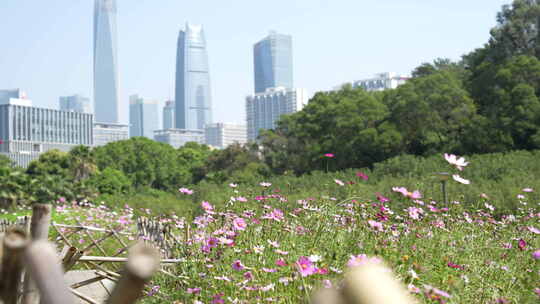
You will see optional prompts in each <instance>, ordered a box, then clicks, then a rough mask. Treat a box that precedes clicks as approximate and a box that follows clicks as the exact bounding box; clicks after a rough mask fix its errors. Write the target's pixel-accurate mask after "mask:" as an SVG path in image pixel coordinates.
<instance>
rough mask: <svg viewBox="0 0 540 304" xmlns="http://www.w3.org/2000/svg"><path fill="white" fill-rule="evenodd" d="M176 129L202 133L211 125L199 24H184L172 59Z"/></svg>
mask: <svg viewBox="0 0 540 304" xmlns="http://www.w3.org/2000/svg"><path fill="white" fill-rule="evenodd" d="M175 95H176V96H175V99H176V100H175V103H176V113H175V114H176V122H175V124H176V128H177V129H189V130H203V129H204V125H205V124H209V123H212V97H211V94H210V75H209V71H208V54H207V51H206V39H205V37H204V31H203V28H202V26H200V25H192V24H186V28H185V30H183V31H180V35H179V36H178V50H177V56H176V92H175Z"/></svg>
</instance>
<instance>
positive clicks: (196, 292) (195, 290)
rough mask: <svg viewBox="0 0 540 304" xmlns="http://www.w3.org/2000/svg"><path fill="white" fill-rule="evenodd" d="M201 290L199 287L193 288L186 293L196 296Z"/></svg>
mask: <svg viewBox="0 0 540 304" xmlns="http://www.w3.org/2000/svg"><path fill="white" fill-rule="evenodd" d="M201 290H202V289H201V288H199V287H195V288H188V289H187V293H191V294H198V293H200V292H201Z"/></svg>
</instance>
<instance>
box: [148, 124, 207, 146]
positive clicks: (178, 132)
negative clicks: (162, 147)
mask: <svg viewBox="0 0 540 304" xmlns="http://www.w3.org/2000/svg"><path fill="white" fill-rule="evenodd" d="M154 140H155V141H157V142H162V143H166V144H169V145H171V146H173V147H174V148H175V149H178V148H180V147H182V146H183V145H185V144H186V143H188V142H196V143H199V144H204V130H186V129H167V130H157V131H155V132H154Z"/></svg>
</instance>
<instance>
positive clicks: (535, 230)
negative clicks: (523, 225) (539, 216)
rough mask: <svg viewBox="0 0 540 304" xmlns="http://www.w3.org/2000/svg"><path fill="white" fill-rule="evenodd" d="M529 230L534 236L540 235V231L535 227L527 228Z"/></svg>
mask: <svg viewBox="0 0 540 304" xmlns="http://www.w3.org/2000/svg"><path fill="white" fill-rule="evenodd" d="M527 230H529V231H530V232H532V233H534V234H540V229H538V228H536V227H533V226H529V227H527Z"/></svg>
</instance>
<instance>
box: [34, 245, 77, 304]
mask: <svg viewBox="0 0 540 304" xmlns="http://www.w3.org/2000/svg"><path fill="white" fill-rule="evenodd" d="M25 261H26V265H27V268H28V272H29V274H30V276H31V278H32V279H33V281H34V282H35V283H36V286H37V288H38V290H39V294H40V298H41V302H40V303H43V304H73V303H75V299H74V298H73V296H72V295H71V293H70V291H69V289H68V287H67V284H66V282H65V281H64V272H63V271H62V267H61V266H60V261H59V258H58V255H57V253H56V251H55V249H54V246H53V245H52V244H51V243H49V242H47V241H45V240H38V241H34V242H32V243H31V244H30V246H28V248H27V249H26V251H25Z"/></svg>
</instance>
